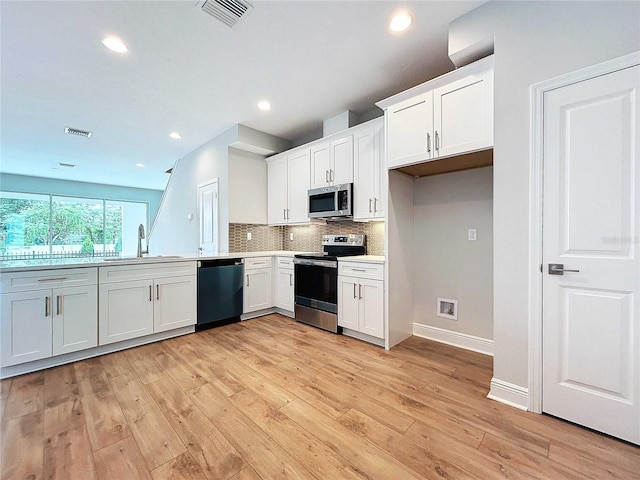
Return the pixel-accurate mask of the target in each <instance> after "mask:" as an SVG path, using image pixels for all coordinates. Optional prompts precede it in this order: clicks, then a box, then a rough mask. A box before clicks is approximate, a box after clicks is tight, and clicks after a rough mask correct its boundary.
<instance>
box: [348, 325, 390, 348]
mask: <svg viewBox="0 0 640 480" xmlns="http://www.w3.org/2000/svg"><path fill="white" fill-rule="evenodd" d="M342 334H343V335H345V336H347V337H351V338H355V339H357V340H362V341H363V342H368V343H372V344H373V345H377V346H378V347H383V348H384V346H385V340H384V338H378V337H374V336H372V335H367V334H366V333H362V332H358V331H357V330H351V329H349V328H344V327H343V328H342Z"/></svg>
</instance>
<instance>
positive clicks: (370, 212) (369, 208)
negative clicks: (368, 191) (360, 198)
mask: <svg viewBox="0 0 640 480" xmlns="http://www.w3.org/2000/svg"><path fill="white" fill-rule="evenodd" d="M369 213H371V199H369Z"/></svg>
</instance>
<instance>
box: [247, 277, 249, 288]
mask: <svg viewBox="0 0 640 480" xmlns="http://www.w3.org/2000/svg"><path fill="white" fill-rule="evenodd" d="M248 286H249V275H247V287H248Z"/></svg>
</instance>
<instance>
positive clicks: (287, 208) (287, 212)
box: [287, 208, 289, 220]
mask: <svg viewBox="0 0 640 480" xmlns="http://www.w3.org/2000/svg"><path fill="white" fill-rule="evenodd" d="M287 220H289V209H288V208H287Z"/></svg>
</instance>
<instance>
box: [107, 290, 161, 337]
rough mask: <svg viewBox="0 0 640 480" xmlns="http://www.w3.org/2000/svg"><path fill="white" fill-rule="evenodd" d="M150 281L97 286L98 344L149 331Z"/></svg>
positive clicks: (147, 333)
mask: <svg viewBox="0 0 640 480" xmlns="http://www.w3.org/2000/svg"><path fill="white" fill-rule="evenodd" d="M152 283H153V282H152V281H151V280H138V281H132V282H120V283H109V284H104V285H100V302H99V304H98V312H99V315H98V341H99V343H100V345H105V344H108V343H114V342H120V341H121V340H128V339H130V338H136V337H142V336H144V335H150V334H152V333H153V284H152Z"/></svg>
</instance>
